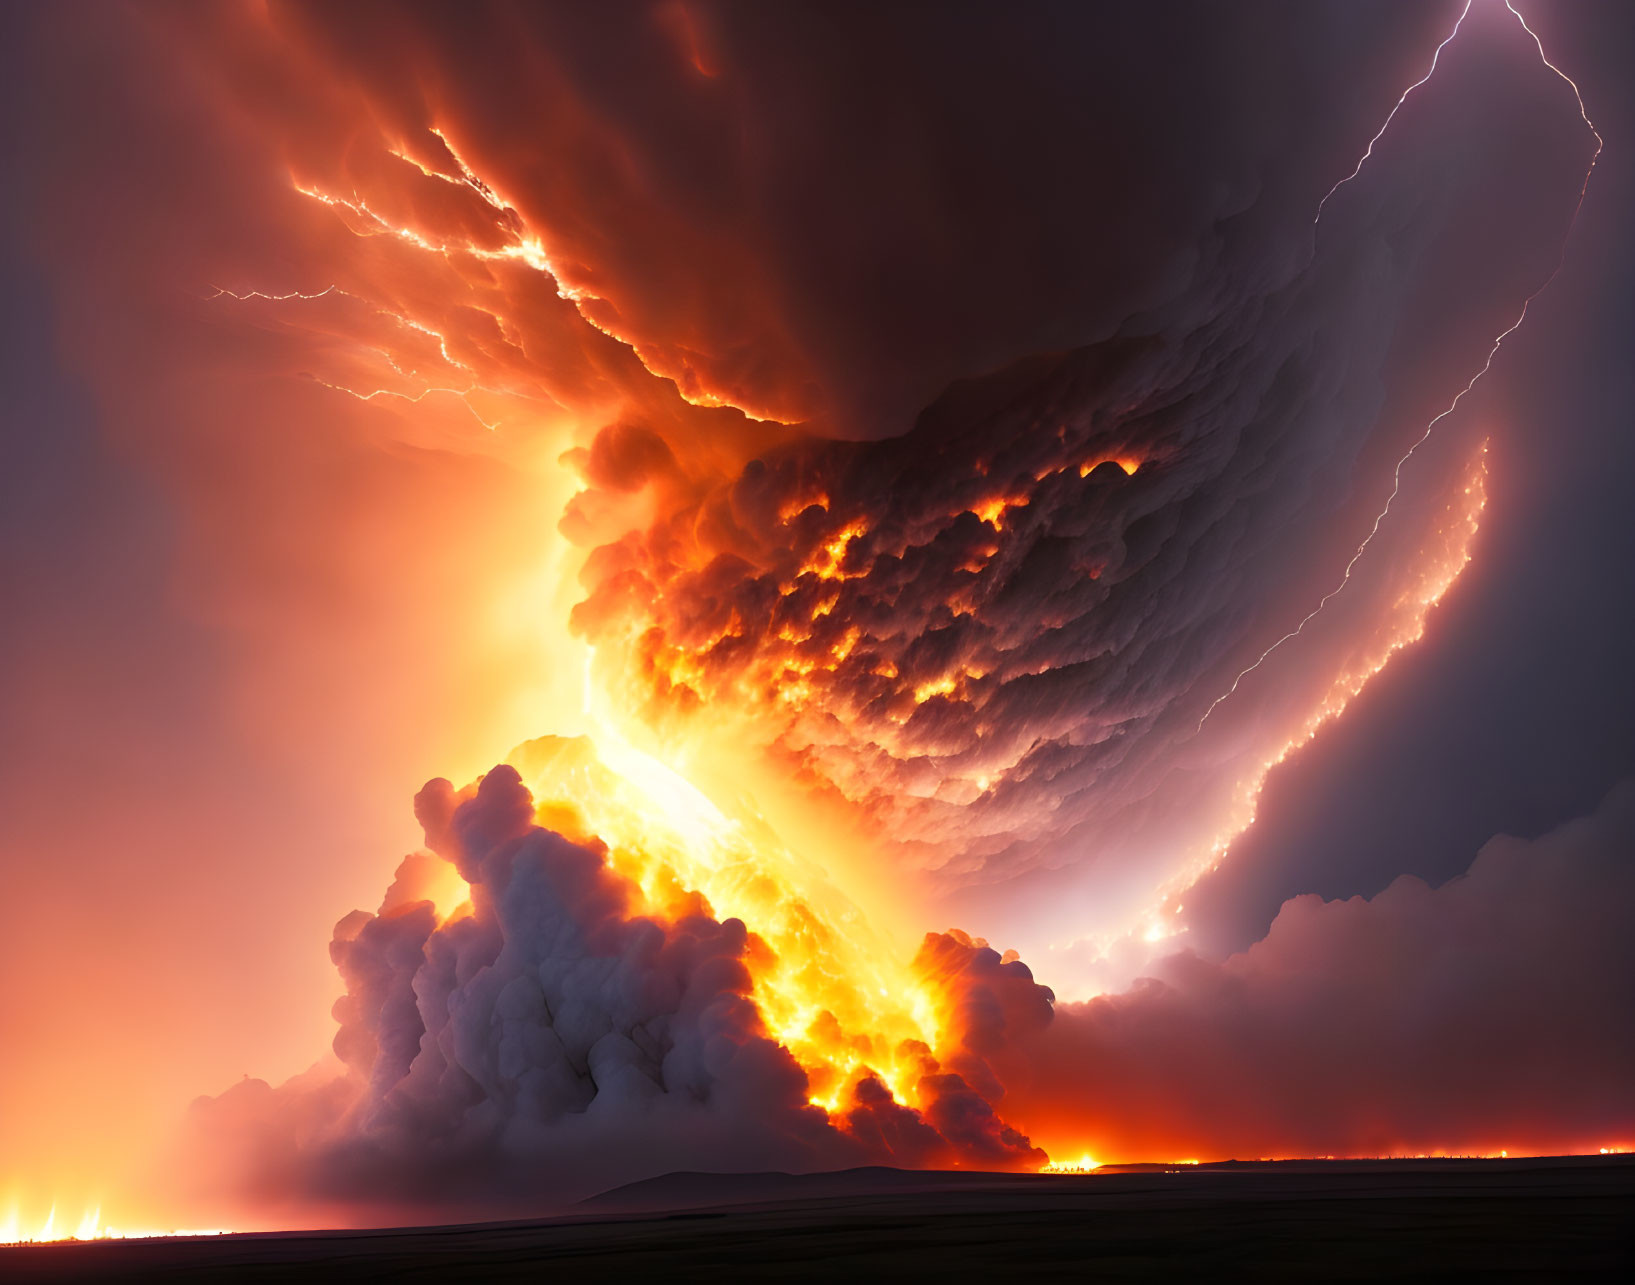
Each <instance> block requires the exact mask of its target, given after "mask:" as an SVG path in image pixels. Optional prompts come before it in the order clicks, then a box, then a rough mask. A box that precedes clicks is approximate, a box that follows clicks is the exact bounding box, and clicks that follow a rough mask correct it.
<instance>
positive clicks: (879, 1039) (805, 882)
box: [511, 723, 947, 1112]
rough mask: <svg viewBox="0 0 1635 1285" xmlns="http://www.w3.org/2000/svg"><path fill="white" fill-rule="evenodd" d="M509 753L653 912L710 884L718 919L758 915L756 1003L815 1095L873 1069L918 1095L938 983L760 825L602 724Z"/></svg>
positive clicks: (935, 1033) (539, 793) (684, 909)
mask: <svg viewBox="0 0 1635 1285" xmlns="http://www.w3.org/2000/svg"><path fill="white" fill-rule="evenodd" d="M511 765H512V766H513V767H516V768H517V769H518V770H519V771H520V772H521V773H522V776H523V780H524V782H525V783H527V784H528V786H529V788H530V790H531V791H532V793H533V794H534V796H535V798H536V799H537V800H540V801H541V802H540V805H539V817H538V820H539V822H540V824H542V825H545V826H547V827H549V828H551V829H554V830H556V831H558V832H559V833H562V834H566V835H567V836H568V837H570V838H573V839H576V840H580V841H584V840H590V839H600V840H601V841H602V842H604V843H605V844H606V845H607V847H608V854H607V860H608V863H609V864H610V865H612V866H613V868H614V869H616V870H618V871H619V873H621V874H623V875H625V876H626V877H627V878H630V879H632V880H634V881H635V882H636V883H637V884H638V885H639V886H640V888H641V890H642V893H643V895H644V897H645V898H646V901H647V907H646V909H647V912H648V913H652V914H655V915H657V916H659V917H660V918H670V919H674V918H677V917H680V916H682V915H685V914H688V913H692V912H693V911H694V909H695V906H696V898H697V896H698V895H700V894H702V896H703V897H704V899H705V901H706V902H707V903H708V905H709V908H710V910H711V911H712V912H713V913H714V914H715V916H716V917H718V918H727V917H734V918H738V919H741V920H743V921H744V922H745V923H746V924H748V925H750V926H751V928H752V929H753V931H754V932H755V934H756V936H757V937H758V938H760V941H761V943H763V946H764V949H761V950H759V951H757V952H755V953H754V954H753V955H752V961H751V962H752V970H751V971H752V973H753V975H754V978H755V1000H756V1003H757V1004H758V1006H759V1007H760V1009H761V1013H762V1016H763V1020H764V1022H765V1024H766V1027H767V1030H768V1031H769V1032H770V1033H771V1034H772V1035H774V1036H775V1037H776V1038H777V1040H778V1041H779V1042H780V1043H782V1044H783V1045H784V1046H785V1047H786V1048H787V1049H788V1050H789V1051H790V1052H791V1053H792V1054H793V1055H794V1056H795V1059H796V1061H798V1062H799V1063H800V1065H801V1067H802V1069H803V1070H804V1071H805V1072H806V1074H807V1078H808V1080H809V1081H810V1086H811V1100H812V1102H813V1103H814V1104H816V1105H819V1106H822V1107H823V1108H824V1109H825V1110H827V1111H830V1112H837V1111H839V1110H840V1109H841V1108H842V1105H843V1099H844V1097H845V1095H846V1092H847V1090H849V1089H850V1088H852V1087H853V1086H854V1085H855V1083H856V1081H857V1079H858V1078H859V1077H860V1076H864V1075H867V1074H873V1075H875V1076H877V1077H878V1078H879V1079H880V1080H881V1081H882V1082H883V1083H884V1084H885V1085H886V1086H887V1087H888V1088H889V1089H891V1091H892V1094H893V1096H894V1097H895V1098H896V1099H897V1100H898V1101H900V1102H903V1103H905V1104H907V1105H909V1106H916V1105H918V1093H917V1090H916V1082H917V1080H918V1079H919V1076H920V1074H921V1073H922V1063H923V1060H924V1052H925V1049H926V1048H929V1049H930V1050H932V1051H933V1052H935V1051H936V1050H937V1048H938V1047H939V1045H940V1044H941V1043H942V1042H943V1040H944V1037H945V1033H946V1028H947V1020H946V1015H945V1014H944V1013H942V1012H941V1011H940V1010H939V1007H938V998H937V994H936V992H935V990H934V988H933V987H932V986H931V985H930V984H929V983H928V982H927V981H926V979H924V978H920V977H917V976H915V975H914V973H913V971H912V970H911V969H909V968H907V967H905V966H902V965H901V964H900V963H899V962H898V961H897V957H896V955H895V953H894V952H893V951H892V950H890V949H888V948H887V946H886V944H885V943H883V942H880V941H877V940H875V939H874V938H873V935H872V933H871V931H870V929H869V927H868V925H867V923H866V921H865V920H864V918H863V916H862V915H861V914H860V913H859V911H858V910H857V909H856V907H854V906H851V905H850V904H848V903H847V902H846V901H845V900H844V899H843V898H842V897H841V896H840V895H839V894H838V893H837V892H836V891H835V890H834V889H832V888H830V887H827V886H826V881H825V880H824V878H823V876H822V874H821V872H819V871H817V870H814V869H811V868H809V867H806V866H804V865H803V863H802V862H800V860H799V859H798V858H796V857H795V856H794V854H792V853H790V852H789V851H788V850H787V849H785V848H783V846H782V845H781V844H780V843H779V842H778V841H777V839H776V837H775V836H773V835H772V834H771V833H770V832H769V831H768V830H767V829H766V828H765V826H764V824H758V823H757V822H756V821H755V819H754V818H751V817H743V818H733V817H728V816H727V815H726V814H725V813H724V812H722V811H721V809H720V808H718V807H717V806H716V805H715V804H714V803H712V802H711V801H710V800H709V799H708V798H707V797H705V796H704V795H703V794H702V793H701V792H699V791H698V790H697V789H696V788H694V787H693V786H692V785H691V784H690V783H688V782H687V781H686V780H685V779H684V778H682V777H681V776H679V775H678V774H676V773H675V772H673V771H671V770H670V769H669V768H667V767H666V766H665V765H664V764H662V763H660V762H659V761H658V760H657V759H655V758H653V757H652V756H650V755H648V754H646V753H644V752H642V751H641V750H639V749H636V748H635V747H634V746H632V745H630V744H629V743H628V742H627V741H625V740H624V738H623V737H622V736H620V734H619V733H618V731H617V730H616V729H614V728H613V727H612V726H611V725H610V724H607V723H603V724H602V725H601V726H600V727H599V728H598V731H597V740H596V744H595V746H594V747H592V746H591V745H590V744H589V743H588V742H586V741H575V742H567V741H560V740H556V739H555V738H546V739H545V740H542V741H535V742H531V743H530V744H529V745H527V746H524V747H522V749H520V750H519V751H518V752H517V753H516V754H515V755H514V756H513V757H512V759H511Z"/></svg>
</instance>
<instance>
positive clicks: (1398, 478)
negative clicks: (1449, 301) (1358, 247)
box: [1196, 0, 1606, 732]
mask: <svg viewBox="0 0 1635 1285" xmlns="http://www.w3.org/2000/svg"><path fill="white" fill-rule="evenodd" d="M1471 3H1472V0H1465V7H1464V9H1462V10H1461V11H1460V13H1459V20H1458V22H1455V23H1454V24H1453V30H1452V31H1451V32H1449V33H1448V35H1447V38H1446V39H1444V40H1443V41H1442V43H1441V44H1439V45H1438V46H1437V47H1436V54H1435V56H1433V57H1432V59H1431V69H1430V71H1428V72H1426V73H1425V75H1424V76H1422V77H1421V78H1420V79H1419V80H1416V81H1415V82H1414V83H1413V84H1412V85H1410V86H1408V88H1407V89H1406V90H1405V91H1404V92H1403V95H1402V97H1401V98H1399V99H1397V103H1396V106H1395V107H1393V108H1392V109H1391V114H1390V115H1389V116H1387V117H1386V118H1385V124H1384V125H1381V126H1380V129H1379V133H1377V134H1375V135H1374V137H1373V138H1371V139H1369V140H1368V147H1367V149H1366V150H1365V151H1364V152H1363V155H1362V159H1361V160H1359V161H1358V162H1357V165H1356V168H1355V169H1353V170H1352V171H1351V173H1349V174H1347V175H1346V176H1345V177H1344V178H1343V179H1341V180H1340V181H1339V182H1338V183H1336V184H1335V185H1334V186H1333V187H1331V188H1330V189H1329V191H1328V196H1325V197H1324V198H1323V199H1322V201H1320V202H1319V203H1318V206H1317V216H1318V218H1321V217H1322V213H1323V206H1325V205H1327V204H1328V200H1329V197H1331V196H1333V195H1334V193H1335V192H1337V191H1339V190H1340V188H1341V187H1343V186H1344V185H1345V184H1347V183H1349V182H1350V181H1351V180H1352V179H1354V178H1356V177H1357V175H1358V174H1359V173H1361V171H1362V167H1363V164H1364V162H1366V161H1367V160H1368V158H1369V157H1370V156H1372V155H1373V152H1374V144H1375V143H1377V142H1379V140H1380V138H1381V137H1382V136H1383V135H1384V134H1385V131H1386V130H1387V129H1389V128H1390V126H1391V121H1392V119H1393V118H1394V117H1395V116H1396V114H1397V112H1398V111H1399V110H1400V109H1401V107H1402V104H1403V103H1404V102H1406V101H1407V100H1408V95H1409V94H1411V93H1413V92H1414V90H1416V89H1418V88H1419V87H1420V86H1421V85H1423V84H1424V83H1425V82H1426V81H1427V80H1429V79H1430V78H1431V77H1432V75H1434V74H1435V72H1436V64H1437V60H1438V59H1439V58H1440V57H1441V55H1442V50H1443V49H1445V48H1446V47H1447V45H1448V43H1449V41H1451V40H1452V39H1453V38H1454V37H1455V36H1457V35H1458V34H1459V27H1460V24H1461V23H1463V22H1464V20H1465V15H1466V14H1468V13H1469V12H1470V6H1471ZM1504 7H1505V8H1506V9H1508V10H1509V11H1510V12H1511V14H1512V15H1514V17H1515V19H1516V21H1517V22H1519V23H1521V26H1522V30H1523V31H1525V32H1526V33H1527V34H1528V35H1529V36H1531V37H1532V40H1533V44H1534V46H1535V47H1536V48H1537V49H1538V56H1539V61H1540V62H1542V63H1543V64H1544V65H1545V66H1546V67H1548V68H1549V69H1550V70H1551V71H1553V72H1554V73H1555V74H1556V75H1557V76H1560V77H1561V79H1562V80H1564V81H1566V82H1567V85H1568V86H1569V87H1570V88H1571V89H1572V91H1573V97H1574V98H1575V99H1577V101H1578V115H1579V117H1580V119H1582V120H1583V122H1584V124H1585V126H1586V127H1587V128H1588V129H1589V131H1590V133H1591V135H1593V136H1594V138H1595V152H1594V154H1593V155H1591V157H1590V164H1589V168H1588V169H1586V170H1585V171H1584V182H1583V184H1582V186H1580V187H1579V189H1578V201H1577V203H1576V204H1575V205H1574V206H1573V214H1572V218H1571V219H1569V220H1568V222H1567V235H1566V236H1565V237H1564V238H1563V239H1562V243H1561V254H1560V255H1559V256H1558V257H1557V259H1556V265H1555V267H1554V268H1553V269H1552V270H1551V272H1550V275H1549V276H1548V277H1546V278H1545V280H1544V283H1543V284H1542V285H1541V286H1539V287H1538V289H1536V290H1534V291H1533V293H1532V294H1530V295H1528V296H1527V298H1526V299H1525V300H1523V301H1522V306H1521V312H1520V313H1519V314H1518V315H1517V317H1516V319H1515V320H1514V321H1513V322H1511V323H1510V325H1509V326H1507V327H1506V328H1505V329H1504V330H1502V331H1500V332H1499V334H1498V336H1497V338H1495V339H1494V340H1493V345H1492V347H1490V348H1489V349H1488V351H1487V359H1486V360H1485V361H1484V362H1483V363H1482V367H1481V369H1480V370H1478V371H1477V372H1476V373H1475V374H1474V375H1472V376H1471V377H1470V382H1469V383H1467V384H1466V385H1465V386H1464V387H1463V388H1461V389H1460V390H1459V391H1458V392H1457V393H1456V394H1455V395H1454V398H1453V400H1452V401H1451V402H1449V403H1448V405H1447V406H1446V407H1445V408H1444V409H1443V410H1442V412H1441V413H1440V414H1439V415H1437V416H1436V418H1435V419H1433V420H1431V422H1430V423H1429V424H1427V425H1426V426H1425V431H1424V432H1423V433H1421V434H1420V435H1419V438H1418V440H1417V441H1415V442H1414V444H1413V445H1412V446H1410V447H1409V448H1408V449H1407V451H1406V452H1404V453H1403V455H1402V457H1401V458H1400V459H1399V460H1397V465H1396V469H1395V470H1394V472H1393V474H1392V478H1391V493H1390V494H1389V495H1388V496H1387V497H1386V499H1385V507H1384V508H1382V509H1381V510H1380V511H1379V513H1378V515H1377V516H1376V517H1375V518H1374V524H1373V526H1372V527H1370V528H1369V531H1368V534H1367V535H1366V536H1364V537H1363V540H1362V543H1360V544H1359V545H1358V546H1357V548H1356V551H1355V552H1353V553H1352V555H1351V560H1350V561H1349V562H1347V563H1346V564H1345V571H1344V572H1343V573H1342V574H1341V576H1340V581H1339V583H1338V584H1336V585H1335V586H1334V588H1332V589H1330V590H1329V591H1328V592H1327V593H1326V594H1324V595H1323V597H1322V599H1321V600H1320V601H1319V602H1318V603H1317V605H1316V606H1315V607H1313V608H1312V609H1311V610H1310V611H1308V612H1307V613H1306V614H1305V616H1303V617H1302V618H1301V620H1300V623H1299V624H1297V625H1296V626H1295V627H1294V628H1293V629H1291V630H1289V632H1288V633H1286V634H1284V635H1283V636H1282V637H1281V638H1279V639H1278V640H1277V641H1276V642H1274V643H1273V644H1272V645H1271V646H1270V647H1268V648H1266V650H1265V651H1263V652H1261V654H1260V656H1259V657H1258V658H1257V659H1256V660H1255V662H1254V664H1252V665H1250V666H1249V667H1248V668H1247V669H1244V670H1242V671H1241V672H1240V673H1239V674H1238V676H1237V677H1236V678H1235V679H1233V680H1232V686H1231V687H1229V688H1228V689H1227V690H1226V691H1225V692H1223V693H1222V694H1221V695H1219V696H1217V697H1216V698H1215V699H1214V701H1213V702H1212V703H1211V704H1210V706H1209V708H1208V709H1206V710H1205V711H1204V715H1203V717H1202V718H1200V719H1199V720H1198V726H1197V729H1196V730H1197V731H1200V732H1201V731H1202V730H1203V726H1204V724H1205V723H1207V722H1208V721H1209V716H1210V715H1211V714H1213V713H1214V712H1215V710H1216V709H1217V708H1218V707H1219V706H1220V704H1221V702H1222V701H1225V700H1227V699H1228V698H1230V697H1231V696H1233V695H1235V694H1236V692H1237V690H1238V688H1239V687H1240V686H1242V684H1243V680H1244V679H1245V678H1247V677H1248V676H1249V675H1250V674H1252V673H1254V672H1255V671H1256V670H1257V669H1259V668H1260V667H1261V666H1262V665H1264V664H1265V663H1266V662H1267V660H1269V659H1270V658H1271V656H1272V654H1273V653H1274V652H1276V651H1277V650H1278V649H1279V648H1280V647H1282V646H1283V644H1284V643H1287V642H1289V641H1291V640H1292V639H1295V638H1298V637H1299V636H1300V635H1301V633H1302V632H1304V630H1305V628H1306V626H1307V625H1309V624H1310V623H1311V622H1312V621H1313V620H1314V619H1316V618H1317V616H1318V614H1319V613H1320V612H1321V611H1322V610H1323V608H1324V607H1326V606H1328V604H1329V603H1330V602H1332V601H1333V600H1334V599H1335V598H1336V597H1338V596H1339V594H1340V592H1341V591H1342V590H1343V589H1344V588H1345V587H1346V585H1347V584H1349V583H1350V581H1351V573H1352V571H1353V570H1354V569H1355V568H1356V566H1357V563H1358V562H1359V561H1361V560H1362V556H1363V554H1365V553H1366V552H1367V551H1368V546H1369V545H1371V544H1372V543H1373V542H1374V537H1375V536H1377V535H1378V534H1379V532H1380V527H1381V526H1383V525H1384V523H1385V519H1386V518H1387V517H1388V516H1389V515H1390V512H1391V507H1392V505H1394V504H1395V503H1396V499H1397V496H1398V495H1399V494H1400V493H1401V491H1402V470H1403V468H1404V466H1405V465H1406V464H1407V463H1408V461H1409V460H1411V459H1412V458H1413V457H1414V454H1415V452H1417V451H1418V450H1419V448H1420V447H1421V446H1423V445H1425V443H1426V442H1427V441H1429V440H1430V437H1431V434H1432V432H1434V431H1435V429H1436V426H1437V425H1438V424H1440V423H1441V422H1442V421H1443V420H1445V419H1446V418H1447V417H1448V416H1449V415H1451V414H1453V412H1454V411H1455V410H1456V409H1458V406H1459V403H1460V402H1461V401H1463V400H1464V398H1465V394H1467V393H1468V392H1470V390H1471V389H1472V388H1474V387H1476V384H1477V383H1478V381H1480V379H1481V378H1482V376H1483V375H1485V374H1487V372H1488V371H1489V370H1491V369H1492V368H1493V360H1494V358H1495V357H1497V356H1498V354H1499V349H1500V348H1502V347H1503V346H1504V341H1505V340H1506V339H1508V338H1510V336H1511V335H1513V334H1515V333H1516V331H1517V330H1519V329H1521V324H1522V322H1524V321H1526V320H1527V310H1528V309H1529V308H1530V307H1532V305H1533V300H1535V299H1537V298H1538V297H1539V296H1540V295H1541V294H1543V293H1544V292H1545V291H1546V290H1548V289H1549V288H1550V284H1551V283H1552V282H1553V281H1554V280H1555V279H1556V277H1558V276H1559V275H1561V269H1562V267H1563V266H1564V265H1565V264H1566V262H1567V244H1568V242H1569V241H1570V240H1571V239H1572V231H1573V228H1574V226H1575V225H1576V224H1577V222H1578V214H1579V211H1580V210H1582V209H1583V208H1584V197H1585V195H1586V193H1588V192H1589V189H1590V176H1591V175H1592V174H1594V173H1595V165H1596V162H1597V161H1599V160H1600V159H1601V152H1602V149H1603V148H1604V147H1605V146H1606V140H1605V139H1603V138H1602V137H1601V132H1600V131H1599V130H1598V129H1596V128H1595V124H1594V122H1593V121H1591V120H1590V117H1589V112H1588V111H1587V110H1586V109H1585V107H1584V95H1583V94H1582V93H1581V92H1580V91H1579V88H1578V85H1577V83H1576V82H1575V81H1574V80H1573V78H1572V77H1571V76H1569V75H1567V73H1566V72H1564V71H1562V70H1561V68H1560V67H1557V66H1556V65H1555V64H1554V63H1553V62H1551V61H1550V59H1549V57H1548V56H1547V55H1546V54H1545V52H1544V43H1543V42H1542V41H1541V40H1540V39H1539V37H1538V33H1537V32H1535V31H1534V30H1533V29H1532V28H1531V27H1529V26H1528V25H1527V19H1526V18H1524V17H1522V15H1521V14H1520V13H1519V12H1518V11H1517V9H1516V6H1515V5H1514V4H1513V3H1511V0H1505V5H1504ZM1316 224H1317V219H1313V220H1312V225H1313V226H1314V227H1315V226H1316Z"/></svg>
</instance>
